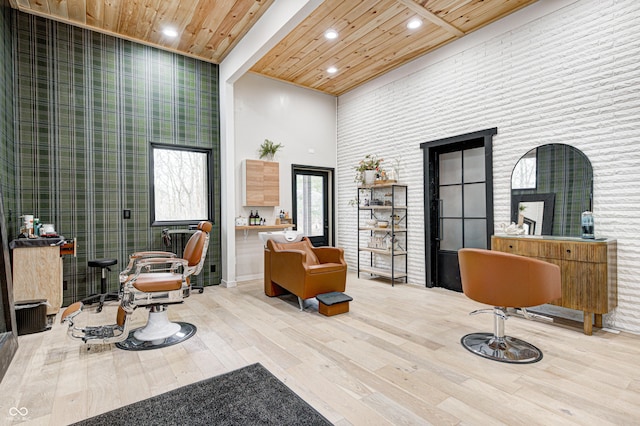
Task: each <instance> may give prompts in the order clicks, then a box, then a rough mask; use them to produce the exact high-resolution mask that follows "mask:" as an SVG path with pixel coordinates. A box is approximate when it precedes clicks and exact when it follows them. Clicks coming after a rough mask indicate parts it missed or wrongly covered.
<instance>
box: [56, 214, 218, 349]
mask: <svg viewBox="0 0 640 426" xmlns="http://www.w3.org/2000/svg"><path fill="white" fill-rule="evenodd" d="M211 229H212V224H211V223H210V222H200V223H199V224H198V227H197V230H196V232H195V233H194V234H193V235H192V236H191V238H189V241H188V242H187V245H186V246H185V248H184V252H183V257H182V258H179V257H177V256H176V255H175V254H174V253H170V252H163V251H144V252H137V253H134V254H132V255H131V256H129V264H128V265H127V268H126V269H125V270H124V271H122V272H121V273H120V283H121V297H120V305H119V306H118V313H117V318H116V324H112V325H102V326H87V327H77V326H75V325H74V322H75V321H76V319H75V317H76V316H77V315H79V314H80V313H81V312H82V310H83V307H84V305H83V303H82V302H76V303H74V304H72V305H71V306H69V307H68V308H67V309H66V310H65V311H64V312H63V313H62V318H61V322H65V321H67V322H69V330H68V334H69V335H70V336H71V337H73V338H75V339H80V340H82V341H84V342H85V343H88V344H107V343H116V346H118V347H119V348H121V349H128V350H142V349H155V348H160V347H164V346H170V345H174V344H176V343H180V342H182V341H184V340H186V339H188V338H189V337H191V336H193V335H194V334H195V332H196V326H195V325H193V324H189V323H186V322H171V321H169V319H168V315H167V308H168V306H169V305H171V304H176V303H182V302H183V299H184V298H185V297H188V296H189V294H190V291H191V283H190V277H191V276H193V275H198V274H199V273H200V271H201V270H202V267H203V265H204V260H205V257H206V255H207V248H208V246H209V232H211ZM140 306H144V307H146V308H148V309H149V318H148V320H147V324H146V325H145V326H144V327H140V328H138V329H135V330H133V331H132V332H131V333H129V323H130V321H129V319H130V316H131V314H132V313H133V311H134V310H135V309H136V308H138V307H140Z"/></svg>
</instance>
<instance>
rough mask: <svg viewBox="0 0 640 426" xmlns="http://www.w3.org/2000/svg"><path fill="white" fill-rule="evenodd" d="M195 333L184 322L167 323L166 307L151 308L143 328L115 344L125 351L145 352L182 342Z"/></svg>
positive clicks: (192, 326)
mask: <svg viewBox="0 0 640 426" xmlns="http://www.w3.org/2000/svg"><path fill="white" fill-rule="evenodd" d="M195 333H196V326H195V325H193V324H189V323H186V322H171V321H169V316H168V311H167V309H166V307H153V308H152V310H151V311H150V312H149V320H148V321H147V324H146V325H145V326H144V327H140V328H137V329H135V330H133V331H132V332H131V333H129V337H127V339H126V340H125V341H123V342H119V343H117V344H116V346H117V347H119V348H120V349H125V350H136V351H137V350H147V349H157V348H164V347H165V346H171V345H175V344H176V343H180V342H184V341H185V340H187V339H188V338H190V337H191V336H193V335H194V334H195Z"/></svg>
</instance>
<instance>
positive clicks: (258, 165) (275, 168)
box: [242, 160, 280, 207]
mask: <svg viewBox="0 0 640 426" xmlns="http://www.w3.org/2000/svg"><path fill="white" fill-rule="evenodd" d="M242 205H243V206H247V207H260V206H279V205H280V164H279V163H276V162H274V161H262V160H244V161H243V162H242Z"/></svg>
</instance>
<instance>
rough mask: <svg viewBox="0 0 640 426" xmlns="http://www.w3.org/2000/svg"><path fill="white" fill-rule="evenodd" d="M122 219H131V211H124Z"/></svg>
mask: <svg viewBox="0 0 640 426" xmlns="http://www.w3.org/2000/svg"><path fill="white" fill-rule="evenodd" d="M122 218H123V219H131V210H129V209H124V210H122Z"/></svg>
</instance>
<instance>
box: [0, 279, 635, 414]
mask: <svg viewBox="0 0 640 426" xmlns="http://www.w3.org/2000/svg"><path fill="white" fill-rule="evenodd" d="M346 293H347V294H349V295H350V296H352V297H353V298H354V301H353V302H352V303H351V307H350V308H351V310H350V312H349V313H347V314H342V315H338V316H334V317H325V316H322V315H320V314H318V312H317V310H316V308H317V305H315V306H314V305H313V304H310V307H309V308H308V309H307V310H306V311H305V312H300V311H299V310H298V309H297V301H296V299H294V298H292V297H290V296H286V297H283V298H268V297H266V296H265V295H264V293H263V291H262V284H261V282H259V281H252V282H245V283H240V284H239V285H238V287H237V288H230V289H227V288H221V287H208V288H207V289H206V290H205V292H204V294H198V293H195V294H192V296H191V297H190V298H188V299H187V300H186V302H185V303H184V304H182V305H179V306H172V307H171V308H170V311H169V312H170V314H169V315H170V318H172V319H174V320H183V321H188V322H192V323H194V324H195V325H197V327H198V332H197V334H196V335H195V336H194V337H192V338H191V339H190V340H188V341H187V342H185V343H183V344H180V345H176V346H173V347H168V348H163V349H159V350H153V351H144V352H128V351H123V350H119V349H117V348H115V347H111V346H98V347H94V349H92V350H90V351H87V350H86V349H85V346H83V345H82V344H81V343H79V342H77V341H73V340H71V339H70V338H68V337H67V336H66V330H65V328H66V327H63V326H61V325H59V324H56V325H55V326H54V328H53V329H52V330H50V331H47V332H43V333H38V334H33V335H26V336H20V338H19V345H20V348H19V350H18V354H17V356H16V358H15V359H14V361H13V363H12V365H11V366H10V368H9V371H8V372H7V374H6V376H5V377H4V379H3V381H2V383H0V395H1V397H0V424H6V425H13V424H18V423H25V424H38V425H40V424H42V425H46V424H51V425H61V424H68V423H71V422H74V421H78V420H80V419H84V418H86V417H90V416H94V415H96V414H99V413H102V412H105V411H108V410H111V409H113V408H116V407H119V406H122V405H126V404H130V403H133V402H135V401H138V400H141V399H145V398H148V397H150V396H153V395H158V394H161V393H163V392H166V391H168V390H171V389H175V388H177V387H180V386H184V385H186V384H189V383H192V382H195V381H199V380H202V379H205V378H208V377H211V376H215V375H218V374H221V373H225V372H228V371H231V370H234V369H237V368H239V367H242V366H245V365H248V364H252V363H255V362H260V363H262V365H264V366H265V367H266V368H267V369H269V370H270V371H271V372H272V373H273V374H274V375H276V376H277V377H278V378H279V379H280V380H282V381H283V382H284V383H286V384H287V385H288V386H289V387H290V388H291V389H293V390H294V391H295V392H296V393H297V394H298V395H300V396H301V397H302V398H303V399H305V400H306V401H307V402H309V403H310V404H311V405H312V406H313V407H314V408H315V409H316V410H318V411H319V412H320V413H322V414H323V415H324V416H326V417H327V418H328V419H329V420H330V421H332V422H333V423H335V424H337V425H399V424H438V425H440V424H467V425H483V424H489V423H490V424H494V425H495V424H508V425H513V424H527V425H536V424H540V425H559V424H580V425H596V424H597V425H607V424H615V425H623V424H640V336H634V335H629V334H625V333H620V334H614V333H610V332H606V331H602V330H594V335H593V336H585V335H583V334H582V333H581V331H580V328H569V327H567V326H560V325H555V324H548V323H543V322H536V321H527V320H524V319H521V318H515V317H512V318H510V319H509V320H508V321H507V322H506V332H507V334H509V335H514V336H517V337H519V338H522V339H524V340H526V341H529V342H531V343H533V344H535V345H536V346H538V347H539V348H540V349H542V351H543V352H544V358H543V359H542V361H540V362H538V363H535V364H527V365H510V364H504V363H499V362H495V361H490V360H485V359H483V358H480V357H478V356H475V355H473V354H471V353H469V352H468V351H467V350H465V349H464V348H462V347H461V346H460V343H459V341H460V337H461V336H463V335H464V334H467V333H470V332H474V331H491V327H492V321H493V320H492V317H491V316H490V315H479V316H469V315H468V313H469V312H470V311H472V310H474V309H477V308H480V307H483V306H481V305H479V304H478V303H476V302H473V301H471V300H469V299H467V298H466V297H465V296H464V295H462V294H458V293H454V292H449V291H446V290H440V289H427V288H424V287H419V286H413V285H406V284H401V285H396V287H395V288H391V286H390V285H389V284H388V283H386V282H379V281H374V280H358V279H357V278H355V277H354V276H349V281H348V285H347V291H346ZM112 312H113V308H110V312H106V313H104V314H105V315H111V313H112ZM135 315H136V321H137V322H144V319H145V315H146V312H145V311H144V310H143V309H139V310H138V311H136V313H135ZM578 327H579V326H578ZM12 408H13V410H12ZM17 409H20V410H22V411H21V412H17ZM25 409H26V410H25ZM26 411H28V413H26ZM21 413H22V414H24V415H22V414H21Z"/></svg>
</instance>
